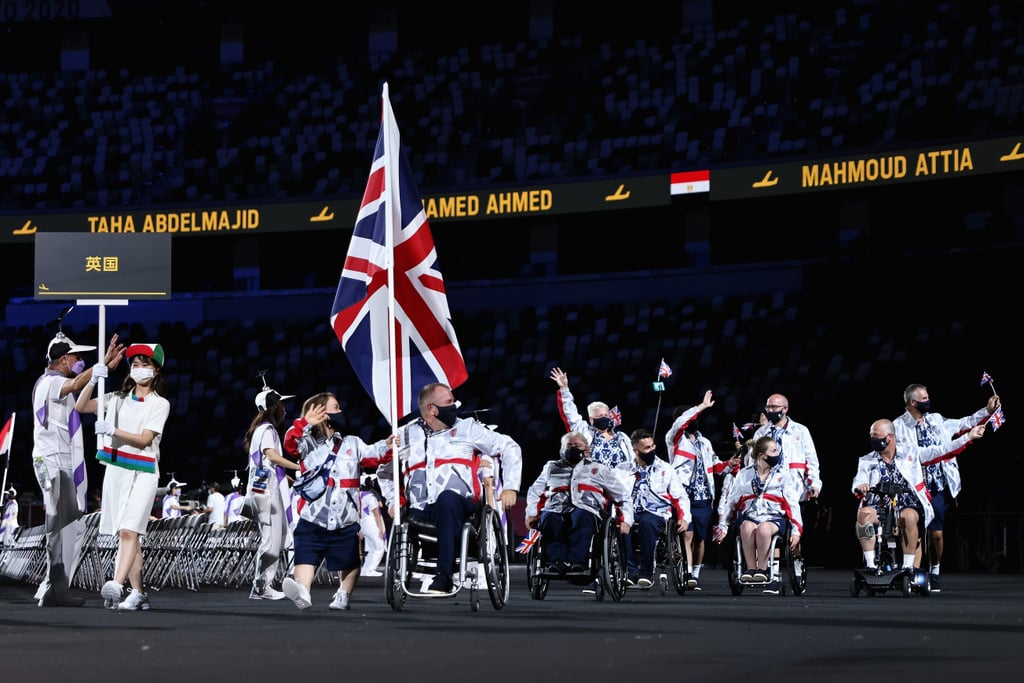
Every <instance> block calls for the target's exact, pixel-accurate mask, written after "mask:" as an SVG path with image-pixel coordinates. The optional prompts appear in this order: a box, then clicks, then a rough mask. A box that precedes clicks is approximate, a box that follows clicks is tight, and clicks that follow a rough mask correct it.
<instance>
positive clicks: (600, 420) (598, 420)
mask: <svg viewBox="0 0 1024 683" xmlns="http://www.w3.org/2000/svg"><path fill="white" fill-rule="evenodd" d="M611 428H612V419H611V418H610V417H607V416H606V417H595V418H594V429H596V430H598V431H600V432H606V431H608V430H609V429H611Z"/></svg>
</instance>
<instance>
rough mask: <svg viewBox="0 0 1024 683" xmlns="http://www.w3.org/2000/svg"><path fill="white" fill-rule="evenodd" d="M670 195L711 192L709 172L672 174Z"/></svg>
mask: <svg viewBox="0 0 1024 683" xmlns="http://www.w3.org/2000/svg"><path fill="white" fill-rule="evenodd" d="M671 178H672V180H671V182H672V185H671V188H672V194H694V193H697V192H711V171H709V170H707V169H705V170H703V171H681V172H679V173H673V174H672V176H671Z"/></svg>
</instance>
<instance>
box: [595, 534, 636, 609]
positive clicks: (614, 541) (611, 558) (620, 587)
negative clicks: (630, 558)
mask: <svg viewBox="0 0 1024 683" xmlns="http://www.w3.org/2000/svg"><path fill="white" fill-rule="evenodd" d="M603 546H604V547H603V553H602V557H601V560H602V565H601V581H600V583H601V585H602V586H603V588H604V590H605V592H607V593H608V595H610V596H611V598H612V600H614V601H615V602H619V601H620V600H622V596H623V595H625V594H626V586H627V579H628V578H629V576H628V571H627V568H626V542H625V540H624V539H623V538H622V534H621V533H620V532H619V528H618V524H616V522H615V519H614V518H611V517H610V518H608V519H606V520H605V521H604V543H603ZM598 595H600V592H599V593H598ZM602 597H603V596H602ZM599 599H600V598H599Z"/></svg>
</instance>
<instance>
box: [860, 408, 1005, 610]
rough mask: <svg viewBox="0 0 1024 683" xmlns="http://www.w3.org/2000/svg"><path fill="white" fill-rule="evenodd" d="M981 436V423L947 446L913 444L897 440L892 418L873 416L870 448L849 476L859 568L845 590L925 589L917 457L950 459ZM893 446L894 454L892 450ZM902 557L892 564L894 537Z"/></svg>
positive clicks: (924, 513)
mask: <svg viewBox="0 0 1024 683" xmlns="http://www.w3.org/2000/svg"><path fill="white" fill-rule="evenodd" d="M984 434H985V425H984V424H981V425H978V426H976V427H974V428H972V429H971V430H970V431H969V432H967V433H966V434H964V435H962V436H960V437H958V438H957V439H954V440H953V442H952V443H951V444H949V445H948V446H942V445H935V446H927V447H923V448H922V447H917V446H913V445H911V444H897V442H896V434H895V427H894V425H893V423H892V420H876V421H875V422H874V423H872V425H871V429H870V431H869V432H868V438H869V439H870V441H871V448H872V452H871V453H868V454H867V455H864V456H861V458H860V460H859V461H858V464H857V474H856V475H854V478H853V494H854V495H855V496H856V497H857V498H858V499H859V500H860V505H859V509H858V510H857V522H856V533H857V539H858V541H859V542H860V547H861V551H862V552H863V553H864V565H865V566H864V568H863V569H858V570H856V571H855V572H854V578H853V582H852V583H851V587H850V592H851V594H852V595H853V596H854V597H856V596H857V595H858V594H859V592H860V590H861V589H864V590H866V591H868V592H869V593H874V592H884V590H886V589H887V588H890V587H895V586H896V585H897V584H899V585H900V587H902V589H903V592H904V594H905V595H909V594H910V592H911V591H912V590H915V589H916V590H918V591H919V592H921V593H922V594H924V595H927V594H928V593H929V592H930V586H929V585H928V577H927V576H926V575H925V573H924V572H922V571H920V568H919V567H917V562H918V559H917V558H918V557H919V554H918V550H919V549H920V548H919V546H920V543H921V538H922V533H921V532H922V530H923V529H924V528H926V527H927V526H928V524H930V523H931V520H932V516H933V514H934V511H933V509H932V504H931V501H930V500H929V497H928V491H927V487H926V485H925V481H924V470H923V468H922V466H921V463H922V461H927V460H934V459H935V458H941V457H953V456H955V455H957V454H958V453H960V452H961V451H962V450H963V449H964V448H966V447H967V445H968V444H969V443H971V442H972V441H975V440H977V439H980V438H981V437H982V436H984ZM897 449H898V451H899V452H898V453H897ZM897 538H898V539H899V545H900V549H901V551H902V559H900V560H899V565H897V557H896V541H897Z"/></svg>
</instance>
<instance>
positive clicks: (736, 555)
mask: <svg viewBox="0 0 1024 683" xmlns="http://www.w3.org/2000/svg"><path fill="white" fill-rule="evenodd" d="M732 546H733V551H732V557H731V558H729V559H730V561H729V563H728V565H727V566H728V567H729V592H730V593H732V594H733V595H743V582H742V581H740V576H742V574H743V550H742V546H741V545H740V538H739V535H738V534H737V535H736V538H735V539H734V540H733V544H732Z"/></svg>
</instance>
